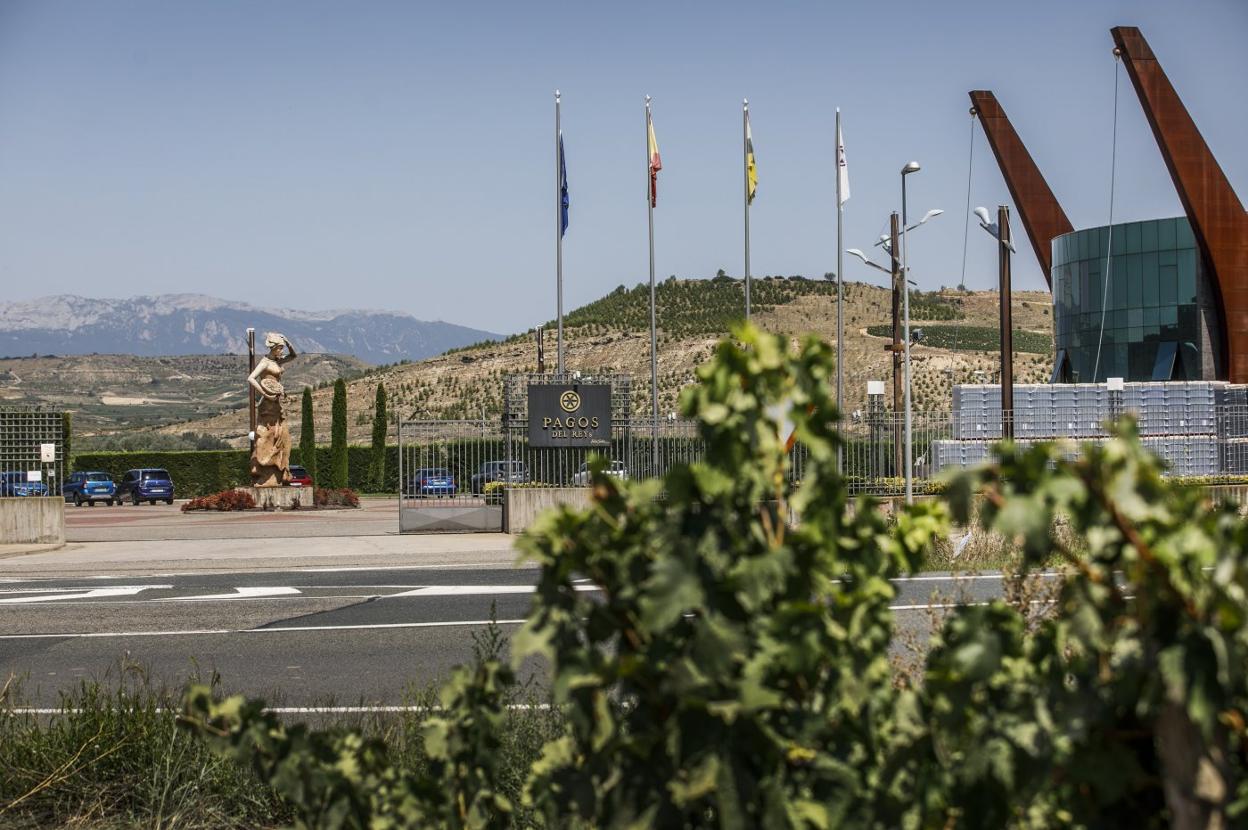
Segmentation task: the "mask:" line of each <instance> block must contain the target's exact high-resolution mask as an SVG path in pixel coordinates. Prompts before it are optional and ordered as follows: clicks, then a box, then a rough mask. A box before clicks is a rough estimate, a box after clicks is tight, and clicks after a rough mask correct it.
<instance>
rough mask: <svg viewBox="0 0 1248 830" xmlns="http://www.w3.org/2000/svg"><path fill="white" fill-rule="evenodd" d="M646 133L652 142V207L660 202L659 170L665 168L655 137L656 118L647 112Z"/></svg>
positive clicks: (650, 142)
mask: <svg viewBox="0 0 1248 830" xmlns="http://www.w3.org/2000/svg"><path fill="white" fill-rule="evenodd" d="M646 134H647V135H648V137H649V144H650V207H655V206H657V205H658V203H659V171H660V170H662V169H663V161H662V160H661V159H660V158H659V140H658V139H657V138H655V137H654V120H653V119H652V118H650V115H649V112H647V113H646Z"/></svg>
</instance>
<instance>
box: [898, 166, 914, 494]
mask: <svg viewBox="0 0 1248 830" xmlns="http://www.w3.org/2000/svg"><path fill="white" fill-rule="evenodd" d="M907 221H908V220H907V217H906V176H905V174H904V173H903V174H902V176H901V292H902V293H901V297H902V307H903V312H904V314H905V320H906V322H905V329H906V344H905V345H906V386H905V395H906V504H914V435H913V433H912V432H911V429H912V427H913V420H912V415H911V411H910V410H911V400H910V397H911V396H910V269H909V265H908V263H907V260H906V222H907Z"/></svg>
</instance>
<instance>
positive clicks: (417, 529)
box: [398, 418, 506, 533]
mask: <svg viewBox="0 0 1248 830" xmlns="http://www.w3.org/2000/svg"><path fill="white" fill-rule="evenodd" d="M398 438H399V531H400V532H401V533H421V532H426V533H433V532H438V533H446V532H455V531H461V532H481V531H496V532H497V531H501V530H502V529H503V498H502V493H501V492H500V491H498V490H497V489H496V488H494V487H487V486H486V484H487V482H484V481H483V480H482V478H481V476H482V474H483V472H485V471H494V470H497V469H498V467H497V466H492V465H499V464H504V463H506V442H505V441H504V439H503V433H502V430H501V429H499V424H498V423H497V422H494V423H490V422H488V421H486V420H485V419H484V418H482V419H481V420H478V421H472V420H457V421H401V422H400V423H399V429H398Z"/></svg>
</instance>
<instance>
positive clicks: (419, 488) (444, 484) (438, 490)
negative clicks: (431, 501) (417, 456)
mask: <svg viewBox="0 0 1248 830" xmlns="http://www.w3.org/2000/svg"><path fill="white" fill-rule="evenodd" d="M407 492H408V493H409V494H411V495H413V496H415V497H417V498H421V497H424V496H453V495H455V476H453V475H451V471H450V470H448V469H446V468H445V467H421V468H420V469H419V470H417V471H416V472H414V473H412V478H411V480H410V481H409V482H408V487H407Z"/></svg>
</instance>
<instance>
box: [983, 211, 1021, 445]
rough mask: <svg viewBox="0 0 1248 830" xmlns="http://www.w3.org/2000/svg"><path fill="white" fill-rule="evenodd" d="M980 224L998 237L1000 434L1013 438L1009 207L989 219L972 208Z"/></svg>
mask: <svg viewBox="0 0 1248 830" xmlns="http://www.w3.org/2000/svg"><path fill="white" fill-rule="evenodd" d="M975 216H976V217H977V218H978V219H979V226H980V227H981V228H983V229H984V230H985V231H987V232H988V235H989V236H991V237H992V238H993V239H996V240H997V243H998V244H997V262H998V281H999V286H998V293H999V294H1000V302H1001V311H1000V316H1001V436H1002V437H1003V438H1005V439H1006V440H1012V439H1013V438H1014V319H1013V297H1012V296H1011V294H1012V291H1011V288H1010V255H1011V254H1013V253H1014V241H1013V240H1012V239H1010V209H1009V207H1007V206H1006V205H998V206H997V221H996V222H990V221H989V219H990V218H991V217H990V216H989V214H988V208H985V207H977V208H975Z"/></svg>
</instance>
